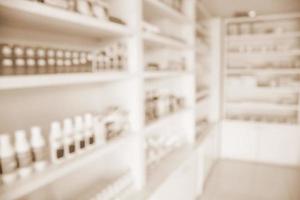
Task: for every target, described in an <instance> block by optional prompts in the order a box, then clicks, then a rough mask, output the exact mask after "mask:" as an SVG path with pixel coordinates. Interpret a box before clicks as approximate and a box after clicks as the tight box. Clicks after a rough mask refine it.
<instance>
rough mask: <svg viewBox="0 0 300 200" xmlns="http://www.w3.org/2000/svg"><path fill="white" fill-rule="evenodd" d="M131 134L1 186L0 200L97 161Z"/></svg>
mask: <svg viewBox="0 0 300 200" xmlns="http://www.w3.org/2000/svg"><path fill="white" fill-rule="evenodd" d="M132 136H133V134H129V135H127V136H124V137H121V138H118V139H115V140H114V141H111V142H109V143H107V144H105V145H102V146H100V147H95V148H93V149H91V150H88V151H87V152H85V153H83V154H82V155H80V156H78V157H76V158H74V159H70V160H66V161H63V162H62V163H59V164H57V165H51V166H49V167H48V168H47V169H46V170H45V171H43V172H40V173H34V174H33V175H32V176H29V177H28V178H24V179H20V180H18V181H16V182H15V183H13V184H11V185H2V186H1V187H0V199H18V198H21V197H22V196H24V195H27V194H29V193H31V192H33V191H34V190H37V189H39V188H41V187H43V186H45V185H47V184H49V183H51V182H53V181H55V180H57V179H59V178H61V177H63V176H65V175H67V174H70V173H71V172H73V171H76V170H79V169H80V168H81V167H83V166H85V165H86V164H88V163H91V162H93V161H94V160H95V159H98V158H99V156H100V157H101V155H104V154H107V153H109V152H111V151H113V150H115V149H117V148H119V147H120V146H121V144H123V143H124V142H126V141H127V140H128V139H130V138H131V137H132Z"/></svg>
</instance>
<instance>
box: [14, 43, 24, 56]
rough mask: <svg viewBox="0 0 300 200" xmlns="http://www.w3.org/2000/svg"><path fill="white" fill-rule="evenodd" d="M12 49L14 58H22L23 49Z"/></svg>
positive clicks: (18, 47) (17, 47)
mask: <svg viewBox="0 0 300 200" xmlns="http://www.w3.org/2000/svg"><path fill="white" fill-rule="evenodd" d="M13 49H14V50H13V51H14V56H15V57H18V58H21V57H24V49H23V47H20V46H15V47H14V48H13Z"/></svg>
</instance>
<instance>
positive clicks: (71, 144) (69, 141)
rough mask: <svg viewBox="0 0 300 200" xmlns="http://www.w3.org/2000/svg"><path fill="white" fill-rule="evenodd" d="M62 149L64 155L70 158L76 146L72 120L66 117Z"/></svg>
mask: <svg viewBox="0 0 300 200" xmlns="http://www.w3.org/2000/svg"><path fill="white" fill-rule="evenodd" d="M63 134H64V149H65V153H66V157H67V158H70V157H72V156H74V155H75V153H76V147H75V137H74V130H73V124H72V120H71V119H69V118H67V119H65V120H64V129H63Z"/></svg>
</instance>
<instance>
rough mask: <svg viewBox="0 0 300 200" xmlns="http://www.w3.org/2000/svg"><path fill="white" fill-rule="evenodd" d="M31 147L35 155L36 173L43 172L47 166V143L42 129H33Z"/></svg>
mask: <svg viewBox="0 0 300 200" xmlns="http://www.w3.org/2000/svg"><path fill="white" fill-rule="evenodd" d="M30 132H31V137H30V146H31V150H32V155H33V161H34V163H33V167H34V169H35V170H36V171H43V170H44V169H45V168H46V166H47V149H46V142H45V139H44V137H43V135H42V132H41V128H40V127H37V126H34V127H32V128H31V131H30Z"/></svg>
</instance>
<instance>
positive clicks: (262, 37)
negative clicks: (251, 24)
mask: <svg viewBox="0 0 300 200" xmlns="http://www.w3.org/2000/svg"><path fill="white" fill-rule="evenodd" d="M297 37H300V32H291V33H269V34H267V33H265V34H248V35H232V36H227V39H226V41H227V42H235V41H237V42H253V41H254V40H255V41H257V40H275V39H283V38H284V39H290V38H297Z"/></svg>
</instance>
